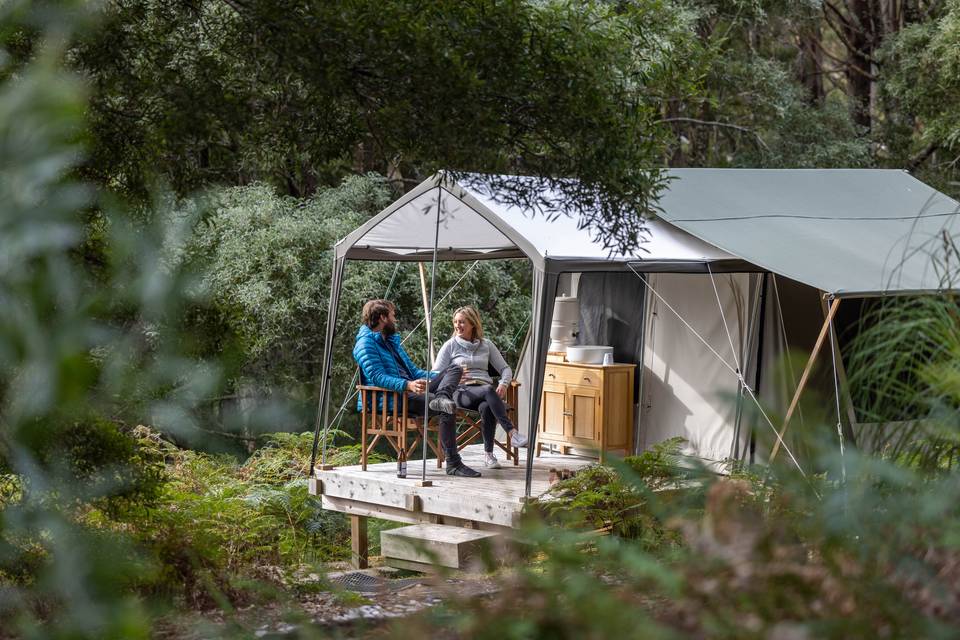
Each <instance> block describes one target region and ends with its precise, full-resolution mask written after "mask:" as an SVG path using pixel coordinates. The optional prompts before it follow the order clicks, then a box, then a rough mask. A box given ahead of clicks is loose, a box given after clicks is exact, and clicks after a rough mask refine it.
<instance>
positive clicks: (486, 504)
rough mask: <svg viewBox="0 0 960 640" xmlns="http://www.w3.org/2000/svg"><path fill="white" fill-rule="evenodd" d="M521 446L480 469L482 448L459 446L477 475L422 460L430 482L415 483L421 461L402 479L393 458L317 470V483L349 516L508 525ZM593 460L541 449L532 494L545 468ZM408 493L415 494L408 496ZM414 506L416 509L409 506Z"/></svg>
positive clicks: (517, 498) (515, 502) (519, 492)
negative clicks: (515, 457) (510, 458)
mask: <svg viewBox="0 0 960 640" xmlns="http://www.w3.org/2000/svg"><path fill="white" fill-rule="evenodd" d="M526 453H527V450H526V449H520V456H521V460H520V466H517V467H514V466H513V465H512V464H504V461H501V464H503V468H501V469H485V468H484V467H483V463H482V459H483V458H482V456H483V447H482V446H481V445H479V444H477V445H471V446H469V447H467V448H465V449H464V450H463V452H462V453H461V455H462V456H463V459H464V462H465V463H466V464H467V465H469V466H472V467H474V468H475V469H477V470H479V471H481V472H482V474H483V476H482V477H480V478H459V477H451V476H448V475H447V474H446V472H445V471H444V470H443V469H437V468H436V462H435V461H434V460H427V465H426V478H427V479H428V480H430V481H431V482H432V486H429V487H420V486H417V482H418V481H419V480H420V479H421V472H422V468H423V467H422V463H421V461H419V460H412V461H410V462H409V463H408V467H407V473H408V476H407V478H398V477H397V475H396V473H397V466H396V463H393V462H385V463H379V464H371V465H367V470H366V471H364V470H363V469H361V468H360V465H354V466H349V467H339V468H336V469H331V470H319V469H318V470H317V472H316V476H317V479H318V480H319V481H320V482H319V483H318V484H319V486H320V487H322V491H323V500H322V504H323V508H324V509H331V510H334V511H341V512H343V513H350V514H352V515H359V514H367V515H375V517H380V518H384V519H386V520H394V521H397V522H408V523H412V522H424V521H429V520H430V519H436V518H440V519H442V518H444V517H446V518H451V519H456V520H457V521H464V522H467V521H468V522H475V523H477V524H479V525H481V526H484V528H486V527H494V528H499V527H513V526H516V523H517V517H518V516H519V514H520V512H521V511H522V510H523V499H524V486H525V485H524V481H525V475H524V474H525V464H526V461H525V455H526ZM592 462H594V460H592V459H589V458H581V457H578V456H564V455H559V454H549V453H544V454H542V455H541V456H540V457H539V458H534V466H533V483H532V491H531V494H532V495H534V496H537V495H540V494H542V493H544V492H546V491H547V490H548V489H549V487H550V484H549V469H550V468H557V469H570V470H576V469H580V468H582V467H584V466H587V465H589V464H591V463H592ZM411 496H418V497H419V500H413V499H412V498H411ZM410 505H416V506H417V508H418V509H419V513H415V512H413V511H411V510H410V509H409V507H410Z"/></svg>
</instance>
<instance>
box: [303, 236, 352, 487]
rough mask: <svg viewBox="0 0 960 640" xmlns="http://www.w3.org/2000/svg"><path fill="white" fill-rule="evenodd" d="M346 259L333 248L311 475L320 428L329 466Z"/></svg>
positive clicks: (323, 456)
mask: <svg viewBox="0 0 960 640" xmlns="http://www.w3.org/2000/svg"><path fill="white" fill-rule="evenodd" d="M344 262H345V260H344V259H339V258H337V249H336V246H334V249H333V270H332V273H331V275H330V300H329V303H328V304H327V330H326V336H325V338H324V343H323V364H322V365H321V369H320V400H319V402H318V403H317V420H316V424H315V425H314V430H313V448H312V449H311V452H310V477H313V476H314V475H315V471H316V469H315V467H316V464H317V445H318V444H319V441H320V430H321V429H323V454H322V457H321V461H322V464H323V467H324V468H326V467H327V431H328V430H329V428H330V381H331V379H332V377H333V376H332V374H331V371H332V364H333V340H334V337H335V335H336V325H337V310H338V309H339V307H340V289H341V287H342V281H343V268H344Z"/></svg>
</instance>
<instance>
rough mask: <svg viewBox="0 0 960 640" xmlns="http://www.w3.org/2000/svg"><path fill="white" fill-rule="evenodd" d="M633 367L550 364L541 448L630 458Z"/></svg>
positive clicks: (539, 436)
mask: <svg viewBox="0 0 960 640" xmlns="http://www.w3.org/2000/svg"><path fill="white" fill-rule="evenodd" d="M635 371H636V365H632V364H612V365H605V366H604V365H596V364H574V363H572V362H548V363H547V365H546V370H545V372H544V378H543V379H544V382H543V394H542V397H541V404H540V419H539V422H538V425H537V426H538V433H537V454H538V455H539V454H540V448H541V445H546V444H556V445H560V446H561V447H562V448H563V450H564V452H567V451H568V450H569V449H570V448H577V449H580V450H593V451H597V452H598V453H599V455H600V459H601V460H603V457H604V454H605V453H606V452H607V451H616V452H618V453H622V454H626V453H629V452H630V451H632V449H633V438H632V436H633V376H634V374H635Z"/></svg>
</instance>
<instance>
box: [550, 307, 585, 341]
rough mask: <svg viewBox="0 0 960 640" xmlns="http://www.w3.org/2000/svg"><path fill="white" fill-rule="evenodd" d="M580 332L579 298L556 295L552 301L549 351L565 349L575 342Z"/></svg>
mask: <svg viewBox="0 0 960 640" xmlns="http://www.w3.org/2000/svg"><path fill="white" fill-rule="evenodd" d="M579 333H580V300H578V299H577V298H575V297H573V296H557V298H556V299H555V300H554V303H553V322H552V323H551V325H550V347H549V350H550V351H566V350H567V347H568V346H570V345H572V344H575V343H576V342H577V335H578V334H579Z"/></svg>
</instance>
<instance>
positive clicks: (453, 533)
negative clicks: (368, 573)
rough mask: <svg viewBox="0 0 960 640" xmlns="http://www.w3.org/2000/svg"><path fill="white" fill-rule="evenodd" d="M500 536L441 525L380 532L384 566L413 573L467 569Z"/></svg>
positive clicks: (421, 525) (424, 525) (416, 525)
mask: <svg viewBox="0 0 960 640" xmlns="http://www.w3.org/2000/svg"><path fill="white" fill-rule="evenodd" d="M499 537H500V534H499V533H492V532H490V531H479V530H477V529H463V528H461V527H451V526H446V525H442V524H415V525H411V526H409V527H400V528H399V529H388V530H385V531H381V532H380V553H382V554H383V557H384V563H386V564H387V565H389V566H393V567H398V568H401V569H413V570H416V571H424V570H429V569H430V568H431V567H446V568H448V569H468V568H470V565H471V564H476V561H477V560H479V558H480V554H481V550H482V549H483V548H484V546H485V545H490V544H492V543H493V542H494V540H496V539H497V538H499Z"/></svg>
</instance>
